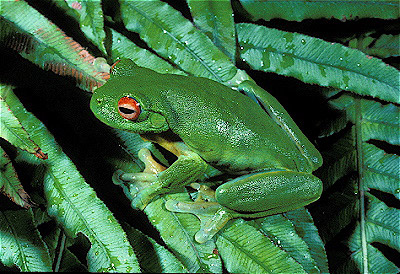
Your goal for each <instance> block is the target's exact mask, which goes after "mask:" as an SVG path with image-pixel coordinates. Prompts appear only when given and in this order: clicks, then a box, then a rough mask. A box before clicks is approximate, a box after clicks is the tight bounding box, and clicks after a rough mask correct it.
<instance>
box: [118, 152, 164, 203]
mask: <svg viewBox="0 0 400 274" xmlns="http://www.w3.org/2000/svg"><path fill="white" fill-rule="evenodd" d="M138 156H139V159H140V160H141V161H142V162H143V163H144V164H145V169H144V170H143V172H137V173H125V172H123V171H122V170H117V171H116V172H115V173H114V175H113V182H114V184H118V185H119V184H128V185H129V192H130V195H131V197H130V198H131V200H132V206H133V207H134V208H137V209H140V210H143V209H144V208H145V207H146V206H147V205H148V204H149V203H150V202H151V200H152V199H153V198H154V197H155V196H157V195H158V194H160V193H159V191H160V189H161V188H162V186H161V185H160V184H159V182H158V175H157V174H158V173H160V172H162V171H164V170H165V169H166V168H165V167H164V166H162V165H160V164H159V163H158V162H156V160H154V158H153V157H152V155H151V153H150V151H149V150H148V149H147V148H142V149H141V150H139V152H138Z"/></svg>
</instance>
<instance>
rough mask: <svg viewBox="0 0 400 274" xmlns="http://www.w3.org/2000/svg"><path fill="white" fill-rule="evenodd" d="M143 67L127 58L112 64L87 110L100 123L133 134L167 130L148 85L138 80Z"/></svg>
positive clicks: (165, 122)
mask: <svg viewBox="0 0 400 274" xmlns="http://www.w3.org/2000/svg"><path fill="white" fill-rule="evenodd" d="M141 70H144V68H141V67H138V66H137V65H135V64H134V63H133V62H132V61H130V60H122V61H121V62H119V63H118V64H117V66H115V67H114V69H113V72H112V73H111V79H110V80H108V81H107V83H105V84H104V85H103V86H101V87H99V88H98V89H96V90H95V91H94V92H93V95H92V99H91V101H90V109H91V110H92V112H93V113H94V115H95V116H96V117H97V118H98V119H99V120H100V121H102V122H103V123H105V124H107V125H109V126H111V127H114V128H118V129H123V130H127V131H130V132H135V133H160V132H163V131H166V130H168V129H169V126H168V123H167V121H166V119H165V117H164V116H163V115H162V114H161V113H160V110H159V109H158V108H157V102H156V100H154V96H149V87H147V86H145V85H142V84H141V83H140V79H141V77H144V76H143V71H141Z"/></svg>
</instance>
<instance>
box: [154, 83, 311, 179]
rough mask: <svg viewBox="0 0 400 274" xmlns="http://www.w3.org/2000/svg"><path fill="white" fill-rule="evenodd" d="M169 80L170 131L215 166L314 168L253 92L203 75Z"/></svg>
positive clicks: (240, 169)
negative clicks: (244, 92) (259, 102)
mask: <svg viewBox="0 0 400 274" xmlns="http://www.w3.org/2000/svg"><path fill="white" fill-rule="evenodd" d="M165 79H166V82H164V83H162V85H160V86H162V88H161V87H160V89H161V94H162V95H161V97H162V100H163V104H162V105H163V106H164V112H165V113H167V115H166V116H167V117H166V118H167V121H168V123H169V125H170V128H171V130H172V131H173V132H175V133H176V134H177V135H179V136H180V138H181V139H182V140H183V141H184V142H185V143H186V144H187V145H188V146H189V147H190V148H191V149H192V150H193V151H195V152H197V153H198V154H199V155H200V156H201V157H202V158H203V159H204V160H206V161H207V162H209V163H210V164H211V165H212V166H214V167H216V168H218V169H221V170H225V171H227V172H233V173H234V172H243V171H251V170H258V169H269V168H270V169H277V168H282V169H291V170H298V171H305V172H310V171H311V170H310V169H311V167H310V164H309V161H308V160H307V159H306V158H305V157H304V156H303V155H302V154H301V153H300V151H299V150H298V148H297V147H296V145H295V144H294V142H293V141H292V140H291V139H290V138H289V136H288V135H287V134H286V133H285V132H284V131H283V130H282V129H281V128H280V126H278V125H277V124H276V123H275V122H274V121H273V119H271V118H270V117H268V114H267V113H266V112H265V111H264V110H263V109H262V108H261V107H260V106H259V105H258V104H257V103H256V102H254V101H253V100H252V99H250V98H249V97H248V96H245V95H243V94H241V93H239V92H238V91H235V90H232V89H230V88H228V87H225V86H223V85H222V84H219V83H216V82H214V81H211V80H208V79H204V78H198V77H189V78H188V77H186V79H185V80H184V79H183V78H182V76H176V77H170V75H169V77H168V78H165ZM187 80H189V81H187ZM160 84H161V83H160Z"/></svg>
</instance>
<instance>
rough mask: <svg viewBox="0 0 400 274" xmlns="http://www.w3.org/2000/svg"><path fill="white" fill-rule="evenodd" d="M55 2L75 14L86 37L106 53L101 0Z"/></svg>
mask: <svg viewBox="0 0 400 274" xmlns="http://www.w3.org/2000/svg"><path fill="white" fill-rule="evenodd" d="M53 3H55V4H56V5H57V6H59V7H60V8H62V9H63V10H64V11H65V12H66V13H68V14H69V15H71V16H73V17H74V18H75V19H76V20H77V21H78V22H79V26H80V28H81V30H82V32H83V33H84V34H85V35H86V37H87V38H88V39H89V40H91V41H92V42H93V43H94V44H95V45H96V46H97V47H98V48H99V49H100V50H101V51H102V52H103V53H104V54H106V49H105V47H104V40H105V38H106V33H105V32H104V19H103V17H104V15H103V10H102V8H101V1H100V0H95V1H76V0H64V1H53Z"/></svg>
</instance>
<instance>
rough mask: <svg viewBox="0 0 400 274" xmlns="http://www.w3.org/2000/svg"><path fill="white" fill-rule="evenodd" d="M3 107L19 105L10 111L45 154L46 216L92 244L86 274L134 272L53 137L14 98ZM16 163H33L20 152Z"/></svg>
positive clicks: (108, 216) (116, 232) (106, 217)
mask: <svg viewBox="0 0 400 274" xmlns="http://www.w3.org/2000/svg"><path fill="white" fill-rule="evenodd" d="M7 103H9V105H10V106H16V105H19V107H18V108H12V111H14V113H15V115H16V117H17V118H18V119H19V120H20V121H21V122H22V125H23V126H24V127H25V128H27V129H30V130H29V133H30V134H31V136H32V139H33V140H34V141H36V142H37V143H38V144H39V145H40V146H42V147H43V148H44V149H45V150H46V151H47V152H48V154H49V159H48V160H46V161H44V162H43V163H41V164H42V165H43V166H44V168H43V172H44V173H43V174H42V176H43V184H44V193H45V195H46V200H47V203H48V212H49V215H50V216H52V217H54V218H56V219H57V221H58V222H59V223H60V224H61V225H62V226H63V228H64V230H65V231H66V233H67V234H68V235H70V236H72V237H75V236H76V235H77V234H78V233H79V232H80V233H82V234H84V235H85V236H86V237H87V238H88V239H89V241H90V242H91V244H92V245H91V248H90V250H89V252H88V255H87V261H88V269H89V271H117V272H129V271H133V272H137V271H138V270H139V266H138V262H137V260H136V257H135V254H134V253H133V250H132V247H131V246H130V245H129V243H128V240H127V237H126V235H125V233H124V231H123V230H122V228H121V227H120V225H119V224H118V222H117V220H116V219H115V218H114V216H113V215H112V213H111V212H110V211H109V210H108V209H107V207H106V206H105V205H104V203H103V202H102V201H101V200H100V199H99V198H98V197H97V196H96V193H95V192H94V190H93V189H92V188H91V187H90V186H89V185H88V184H87V183H86V182H85V181H84V179H83V178H82V176H81V175H80V174H79V172H78V171H77V170H76V167H75V165H74V164H73V163H72V162H71V160H70V159H69V158H68V157H67V156H66V155H65V154H64V153H63V152H62V150H61V148H60V147H59V146H58V144H57V143H56V142H55V140H54V138H53V136H52V135H51V134H50V133H49V132H48V131H47V129H46V128H45V127H44V125H43V124H42V123H41V122H40V121H39V120H37V119H36V118H35V117H34V116H33V115H32V114H31V113H29V112H27V111H26V110H25V109H24V108H23V107H22V106H21V105H20V103H19V101H18V99H17V98H16V97H15V95H13V94H10V95H9V96H8V97H7ZM19 160H20V161H31V162H32V164H34V163H36V162H37V160H35V159H32V156H30V155H26V153H25V154H24V153H22V152H21V156H20V158H19Z"/></svg>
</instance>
